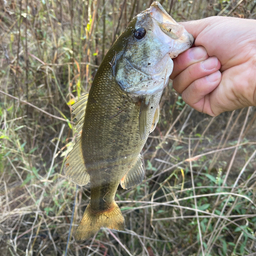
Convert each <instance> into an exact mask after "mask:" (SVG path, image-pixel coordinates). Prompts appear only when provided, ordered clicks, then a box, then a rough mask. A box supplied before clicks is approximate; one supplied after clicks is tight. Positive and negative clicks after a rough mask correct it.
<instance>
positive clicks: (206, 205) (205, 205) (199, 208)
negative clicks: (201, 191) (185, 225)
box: [197, 204, 210, 211]
mask: <svg viewBox="0 0 256 256" xmlns="http://www.w3.org/2000/svg"><path fill="white" fill-rule="evenodd" d="M209 206H210V204H203V205H201V206H198V207H197V209H198V210H201V211H204V210H206V209H208V208H209Z"/></svg>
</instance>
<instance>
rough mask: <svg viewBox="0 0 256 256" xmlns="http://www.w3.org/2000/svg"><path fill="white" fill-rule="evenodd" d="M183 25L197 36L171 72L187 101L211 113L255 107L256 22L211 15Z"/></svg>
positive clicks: (198, 108)
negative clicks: (193, 43) (192, 46)
mask: <svg viewBox="0 0 256 256" xmlns="http://www.w3.org/2000/svg"><path fill="white" fill-rule="evenodd" d="M182 25H184V27H185V28H186V29H187V31H188V32H189V33H191V34H192V35H193V36H194V38H195V47H194V48H191V49H189V50H187V51H186V52H184V53H182V54H180V55H179V57H177V58H176V59H175V60H174V70H173V73H172V75H171V79H173V88H174V89H175V90H176V91H177V92H178V93H181V95H182V98H183V99H184V101H185V102H186V103H187V104H189V105H190V106H191V107H193V108H195V109H196V110H198V111H200V112H203V113H206V114H209V115H211V116H217V115H219V114H220V113H222V112H224V111H231V110H235V109H239V108H242V107H247V106H256V79H255V77H256V21H255V20H249V19H248V20H246V19H238V18H230V17H210V18H206V19H202V20H197V21H191V22H184V23H182Z"/></svg>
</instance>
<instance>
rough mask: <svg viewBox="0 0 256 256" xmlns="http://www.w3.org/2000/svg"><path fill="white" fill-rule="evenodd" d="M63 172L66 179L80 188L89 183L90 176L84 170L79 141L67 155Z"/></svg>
mask: <svg viewBox="0 0 256 256" xmlns="http://www.w3.org/2000/svg"><path fill="white" fill-rule="evenodd" d="M64 170H65V175H66V177H68V178H69V179H71V180H72V181H73V182H75V183H76V184H78V185H80V186H83V185H86V184H87V183H88V182H89V180H90V176H89V174H88V172H87V171H86V168H85V164H84V159H83V154H82V149H81V140H80V139H79V140H78V141H77V142H76V144H75V146H74V148H73V149H72V151H71V152H70V153H69V154H68V156H67V158H66V160H65V164H64Z"/></svg>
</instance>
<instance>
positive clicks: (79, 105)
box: [72, 93, 88, 134]
mask: <svg viewBox="0 0 256 256" xmlns="http://www.w3.org/2000/svg"><path fill="white" fill-rule="evenodd" d="M87 101H88V93H87V94H84V95H82V96H81V98H80V99H79V100H78V101H77V102H76V103H75V104H74V105H73V106H72V116H73V120H74V122H75V123H76V124H75V125H74V128H75V130H76V133H78V134H81V131H82V128H83V124H84V115H85V109H86V106H87Z"/></svg>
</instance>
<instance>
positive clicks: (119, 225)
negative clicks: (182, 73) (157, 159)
mask: <svg viewBox="0 0 256 256" xmlns="http://www.w3.org/2000/svg"><path fill="white" fill-rule="evenodd" d="M192 44H193V37H192V36H191V35H190V34H189V33H188V32H187V31H186V30H185V29H184V28H183V27H182V26H181V25H179V24H177V23H176V22H175V21H174V20H173V19H172V18H171V17H170V16H169V15H168V14H167V13H166V12H165V10H164V9H163V8H162V6H161V5H160V4H159V3H158V2H154V3H153V4H152V5H151V7H150V8H149V9H147V10H146V11H144V12H142V13H140V14H139V15H137V16H136V17H135V18H134V19H133V20H132V22H131V23H130V24H129V25H128V27H127V28H126V30H125V31H124V32H123V33H122V35H121V36H120V37H119V38H118V39H117V41H116V42H115V43H114V45H113V46H112V47H111V49H110V50H109V52H108V53H107V55H106V56H105V58H104V60H103V62H102V64H101V65H100V67H99V69H98V71H97V74H96V76H95V79H94V81H93V84H92V87H91V89H90V92H89V96H88V99H87V97H86V96H83V98H82V99H81V100H80V101H78V102H77V103H76V104H75V105H74V112H73V113H74V115H75V117H76V119H77V125H76V128H77V130H78V132H79V131H80V130H81V138H80V139H79V141H78V142H77V143H76V145H75V146H74V148H73V150H72V151H71V152H70V153H69V155H68V157H67V160H66V163H65V173H66V176H67V177H69V178H70V179H71V180H73V181H74V182H76V183H77V184H79V185H86V184H87V183H88V182H89V181H90V188H91V200H90V203H89V205H88V206H87V208H86V210H85V213H84V216H83V218H82V220H81V223H80V225H79V226H78V228H77V232H76V236H75V237H76V239H77V240H84V239H87V238H89V237H91V236H93V235H94V234H95V233H96V232H97V231H98V230H99V229H100V228H101V227H108V228H112V229H117V230H118V229H123V228H124V218H123V216H122V214H121V211H120V209H119V207H118V206H117V204H116V203H115V200H114V198H115V193H116V190H117V187H118V185H119V184H121V186H122V187H123V188H129V187H131V186H134V185H136V184H139V183H140V182H141V181H142V179H143V177H144V168H143V164H142V159H141V156H140V152H141V150H142V148H143V146H144V144H145V142H146V140H147V138H148V135H149V133H150V132H152V131H153V130H154V128H155V126H156V123H157V121H158V117H159V101H160V98H161V95H162V92H163V90H164V88H165V86H166V85H167V83H168V81H169V76H170V74H171V72H172V69H173V62H172V59H171V58H174V57H176V56H177V55H178V54H179V53H181V52H183V51H184V50H186V49H188V48H189V47H190V46H191V45H192ZM84 109H86V110H85V115H84V114H83V112H84Z"/></svg>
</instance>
